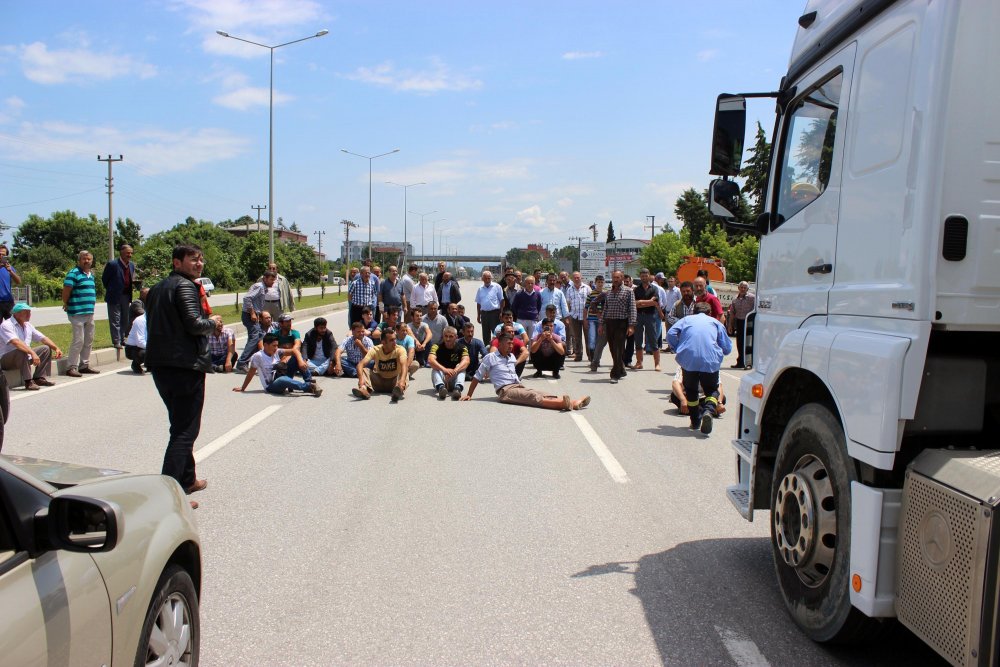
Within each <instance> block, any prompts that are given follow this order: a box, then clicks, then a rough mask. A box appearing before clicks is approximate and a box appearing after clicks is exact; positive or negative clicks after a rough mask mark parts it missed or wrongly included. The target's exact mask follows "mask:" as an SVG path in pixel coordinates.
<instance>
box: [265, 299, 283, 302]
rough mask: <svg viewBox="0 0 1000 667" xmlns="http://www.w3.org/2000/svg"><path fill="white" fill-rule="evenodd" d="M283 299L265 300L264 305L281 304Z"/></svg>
mask: <svg viewBox="0 0 1000 667" xmlns="http://www.w3.org/2000/svg"><path fill="white" fill-rule="evenodd" d="M280 302H281V299H264V303H280Z"/></svg>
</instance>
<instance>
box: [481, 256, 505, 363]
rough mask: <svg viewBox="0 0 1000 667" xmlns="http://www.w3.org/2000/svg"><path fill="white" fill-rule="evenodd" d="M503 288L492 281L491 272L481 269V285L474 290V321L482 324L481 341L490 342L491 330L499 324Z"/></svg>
mask: <svg viewBox="0 0 1000 667" xmlns="http://www.w3.org/2000/svg"><path fill="white" fill-rule="evenodd" d="M501 306H503V288H502V287H500V285H498V284H497V283H495V282H493V273H492V272H490V271H483V286H482V287H480V288H479V289H477V290H476V321H477V322H479V323H480V324H482V325H483V343H485V344H486V345H489V344H490V341H491V340H492V339H493V330H494V329H495V328H496V327H497V325H499V324H500V307H501Z"/></svg>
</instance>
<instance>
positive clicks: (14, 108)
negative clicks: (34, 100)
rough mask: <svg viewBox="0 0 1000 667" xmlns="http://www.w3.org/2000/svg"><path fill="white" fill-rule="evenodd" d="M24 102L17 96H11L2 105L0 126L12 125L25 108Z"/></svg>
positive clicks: (0, 108)
mask: <svg viewBox="0 0 1000 667" xmlns="http://www.w3.org/2000/svg"><path fill="white" fill-rule="evenodd" d="M25 106H26V105H25V103H24V100H22V99H21V98H20V97H17V96H16V95H11V96H10V97H8V98H7V99H5V100H4V101H3V103H0V125H2V124H5V123H12V122H13V121H14V119H15V118H17V117H18V116H20V115H21V111H22V110H23V109H24V107H25Z"/></svg>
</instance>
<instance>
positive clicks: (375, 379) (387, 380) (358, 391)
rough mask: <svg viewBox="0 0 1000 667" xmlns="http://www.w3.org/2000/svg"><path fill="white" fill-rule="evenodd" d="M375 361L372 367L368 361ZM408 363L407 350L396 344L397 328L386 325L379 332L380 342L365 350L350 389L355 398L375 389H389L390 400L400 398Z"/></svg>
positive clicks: (404, 389)
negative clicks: (353, 383)
mask: <svg viewBox="0 0 1000 667" xmlns="http://www.w3.org/2000/svg"><path fill="white" fill-rule="evenodd" d="M369 362H374V364H375V367H374V368H368V363H369ZM408 370H409V369H408V364H407V361H406V350H404V349H403V346H402V345H396V332H395V330H393V329H386V330H385V332H383V334H382V344H381V345H376V346H375V347H373V348H371V349H370V350H368V353H367V354H365V356H364V358H363V359H362V360H361V363H360V364H359V371H360V372H359V373H358V386H357V387H355V388H354V389H352V390H351V392H352V393H353V394H354V395H355V396H357V397H358V398H361V399H364V400H368V399H369V398H371V395H372V393H374V392H380V393H385V392H391V393H392V399H391V400H392V402H393V403H395V402H396V401H398V400H399V399H401V398H403V392H405V391H406V386H407V381H406V380H407V377H408V375H409V374H408Z"/></svg>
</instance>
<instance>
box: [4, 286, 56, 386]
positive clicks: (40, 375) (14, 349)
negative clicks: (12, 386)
mask: <svg viewBox="0 0 1000 667" xmlns="http://www.w3.org/2000/svg"><path fill="white" fill-rule="evenodd" d="M10 312H11V317H10V319H8V320H4V321H3V324H0V343H2V345H0V368H2V369H3V370H5V371H9V370H13V369H15V368H17V369H20V371H21V381H22V382H24V388H25V389H28V390H30V391H37V390H38V389H39V388H41V387H51V386H52V385H54V384H55V383H54V382H52V381H51V380H49V379H48V377H46V376H47V375H49V371H50V369H51V365H52V357H53V356H55V358H56V359H59V358H61V357H62V350H60V349H59V346H58V345H56V344H55V343H53V342H52V341H51V340H49V338H48V337H47V336H45V335H44V334H43V333H42V332H41V331H39V330H38V329H36V328H35V327H34V325H32V324H31V322H29V321H28V320H30V319H31V306H29V305H28V304H26V303H18V304H15V305H14V307H13V308H12V309H11V311H10ZM32 343H41V345H39V346H38V347H35V348H32V347H31V344H32ZM32 366H34V367H35V371H34V373H32V371H31V367H32Z"/></svg>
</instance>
